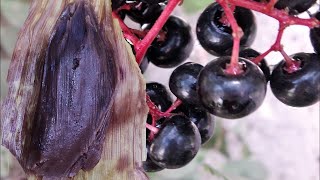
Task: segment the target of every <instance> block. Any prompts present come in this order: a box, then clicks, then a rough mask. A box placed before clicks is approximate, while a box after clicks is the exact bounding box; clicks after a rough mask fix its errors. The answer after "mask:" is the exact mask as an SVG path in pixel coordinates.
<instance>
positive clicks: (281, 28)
mask: <svg viewBox="0 0 320 180" xmlns="http://www.w3.org/2000/svg"><path fill="white" fill-rule="evenodd" d="M286 27H287V26H286V25H284V24H282V23H279V30H278V35H277V38H276V41H275V42H274V43H273V45H272V46H271V47H270V48H269V49H268V50H267V51H266V52H264V53H262V54H261V55H260V56H258V57H256V58H254V59H253V60H252V62H254V63H256V64H259V63H260V62H261V61H262V59H263V58H265V57H266V56H267V55H268V54H269V53H270V52H272V51H280V50H281V49H282V45H281V39H282V35H283V32H284V30H285V28H286Z"/></svg>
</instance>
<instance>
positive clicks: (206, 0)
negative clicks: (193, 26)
mask: <svg viewBox="0 0 320 180" xmlns="http://www.w3.org/2000/svg"><path fill="white" fill-rule="evenodd" d="M213 2H214V1H213V0H197V1H193V0H185V1H184V2H183V5H182V7H183V8H184V10H185V11H186V12H187V13H194V12H197V11H199V10H203V9H204V8H205V7H207V6H208V5H209V4H211V3H213Z"/></svg>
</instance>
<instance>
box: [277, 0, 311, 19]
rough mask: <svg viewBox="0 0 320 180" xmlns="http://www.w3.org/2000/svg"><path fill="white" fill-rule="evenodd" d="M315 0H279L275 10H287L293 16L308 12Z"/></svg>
mask: <svg viewBox="0 0 320 180" xmlns="http://www.w3.org/2000/svg"><path fill="white" fill-rule="evenodd" d="M315 2H316V0H279V1H278V2H277V3H276V4H275V7H276V8H277V9H285V8H288V9H289V14H291V15H295V14H299V13H302V12H304V11H306V10H308V9H309V8H310V7H311V6H312V5H313V4H314V3H315Z"/></svg>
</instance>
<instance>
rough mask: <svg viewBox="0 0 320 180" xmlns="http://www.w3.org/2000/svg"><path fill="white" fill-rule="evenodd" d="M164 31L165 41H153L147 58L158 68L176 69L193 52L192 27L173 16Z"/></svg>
mask: <svg viewBox="0 0 320 180" xmlns="http://www.w3.org/2000/svg"><path fill="white" fill-rule="evenodd" d="M162 30H163V32H164V34H165V38H164V40H158V39H156V40H155V41H153V43H152V45H151V46H150V47H149V49H148V51H147V54H146V56H147V57H148V59H149V60H150V61H151V62H152V63H153V64H154V65H156V66H159V67H162V68H171V67H175V66H177V65H179V64H180V63H182V62H183V61H185V60H186V59H187V58H188V57H189V55H190V53H191V51H192V48H193V39H192V34H191V27H190V26H189V25H188V24H187V23H186V22H184V21H183V20H182V19H180V18H178V17H174V16H171V17H170V18H169V19H168V21H167V22H166V24H165V25H164V27H163V29H162Z"/></svg>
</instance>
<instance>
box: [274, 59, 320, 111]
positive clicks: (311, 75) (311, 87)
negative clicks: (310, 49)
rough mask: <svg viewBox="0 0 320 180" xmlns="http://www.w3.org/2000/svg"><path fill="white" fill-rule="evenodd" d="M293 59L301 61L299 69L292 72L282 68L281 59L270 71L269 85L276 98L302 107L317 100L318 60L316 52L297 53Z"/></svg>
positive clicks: (319, 71)
mask: <svg viewBox="0 0 320 180" xmlns="http://www.w3.org/2000/svg"><path fill="white" fill-rule="evenodd" d="M292 58H293V59H295V60H299V61H300V62H301V63H302V66H301V69H300V70H297V71H295V72H293V73H288V72H286V71H285V70H284V66H285V61H281V62H280V63H279V64H278V65H277V66H276V67H275V69H274V70H273V71H272V74H271V79H270V86H271V90H272V92H273V94H274V95H275V97H276V98H277V99H279V100H280V101H281V102H283V103H284V104H286V105H289V106H293V107H304V106H309V105H312V104H314V103H316V102H318V101H319V97H320V61H319V56H318V55H316V54H307V53H297V54H294V55H293V56H292Z"/></svg>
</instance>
